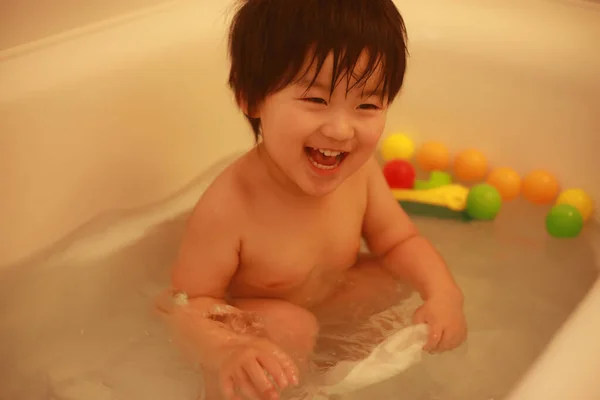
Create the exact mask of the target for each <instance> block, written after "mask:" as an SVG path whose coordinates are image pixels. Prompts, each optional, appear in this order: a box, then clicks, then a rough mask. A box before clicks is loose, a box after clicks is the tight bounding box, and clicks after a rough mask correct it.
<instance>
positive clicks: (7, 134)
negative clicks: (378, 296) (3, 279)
mask: <svg viewBox="0 0 600 400" xmlns="http://www.w3.org/2000/svg"><path fill="white" fill-rule="evenodd" d="M397 3H398V5H399V7H400V8H401V10H402V11H403V14H404V15H405V18H406V21H407V26H408V31H409V39H410V52H411V61H410V67H409V70H408V75H407V80H406V86H405V89H404V91H403V93H402V95H401V97H400V98H399V100H398V102H397V103H396V104H395V105H394V107H393V109H392V110H391V111H390V119H389V122H388V126H387V130H388V132H393V131H398V130H403V131H406V132H408V133H409V134H410V135H412V136H413V137H414V138H415V140H416V141H422V140H424V139H429V138H432V139H439V140H442V141H444V142H446V143H448V144H449V145H450V147H451V148H452V149H453V150H458V149H461V148H465V147H470V146H474V147H477V148H479V149H481V150H483V151H484V152H485V153H486V154H487V155H488V156H489V158H490V160H491V162H492V163H493V164H503V165H509V166H512V167H514V168H516V169H517V170H518V171H520V172H522V173H526V172H527V171H529V170H531V169H533V168H538V167H541V168H547V169H550V170H551V171H553V172H554V173H556V175H557V176H558V178H559V180H560V181H561V183H562V184H563V185H564V186H580V187H583V188H585V189H586V190H587V191H588V192H589V193H590V194H591V195H592V196H593V197H594V198H595V199H597V200H598V199H600V168H598V167H599V166H600V162H598V161H597V158H596V154H597V149H598V148H599V147H600V117H599V116H598V115H597V114H596V113H597V111H598V110H600V53H598V51H597V43H598V40H599V39H600V8H599V7H598V6H597V5H595V4H594V3H591V2H586V1H582V2H578V1H568V0H565V1H552V0H545V1H543V0H504V1H502V2H499V1H491V0H478V1H475V0H470V1H463V2H460V4H449V3H448V2H444V1H442V0H426V1H420V2H410V1H404V0H402V1H400V0H399V1H397ZM227 4H228V2H226V1H216V0H214V1H213V0H211V1H210V2H208V1H202V2H187V1H176V2H173V3H166V4H164V5H162V6H159V7H155V8H152V9H148V10H145V11H144V12H141V13H138V14H134V15H129V16H124V17H123V18H118V19H115V20H112V21H107V22H106V23H101V24H97V25H95V26H93V27H85V28H83V29H80V30H78V31H76V32H67V33H66V34H64V35H60V36H58V37H55V38H48V39H45V40H42V41H40V42H38V43H32V44H28V45H26V46H22V47H20V48H15V49H9V50H8V51H5V52H3V53H0V171H2V172H1V173H0V188H1V190H2V196H1V197H0V221H1V224H2V233H1V235H2V236H1V238H0V267H1V268H2V269H4V270H9V269H11V268H18V267H19V266H21V265H26V264H27V263H30V262H31V260H37V259H40V258H43V257H44V256H45V255H46V254H48V253H47V251H48V249H52V248H55V247H56V246H57V245H60V243H62V242H63V241H64V240H65V238H68V237H70V235H72V234H73V232H76V233H77V232H78V231H77V229H78V228H80V227H81V226H82V225H84V224H86V223H88V222H89V221H90V220H93V219H94V218H96V217H98V216H102V215H106V213H108V214H109V215H110V213H114V212H115V210H117V211H120V210H121V211H122V210H145V209H146V208H145V207H149V206H151V205H152V204H154V203H156V202H160V201H163V200H164V199H165V198H168V197H170V196H172V195H174V194H175V193H177V192H179V191H180V190H182V188H184V187H186V185H188V184H189V183H190V182H192V181H193V180H194V178H195V177H197V176H198V175H201V174H202V173H204V172H206V170H207V169H209V168H210V167H211V166H213V165H214V164H215V163H217V162H219V161H220V160H223V159H226V158H227V157H231V156H232V155H234V154H236V153H237V152H240V151H243V150H244V149H247V148H248V147H249V146H251V144H252V136H251V134H250V133H249V130H248V128H247V126H246V122H245V120H244V119H243V118H242V115H241V114H240V112H239V111H238V110H237V109H236V107H235V106H234V102H233V99H232V96H231V95H230V93H229V91H228V90H227V88H226V85H225V82H226V78H227V59H226V54H225V43H226V36H225V35H226V21H227V18H226V14H225V10H226V5H227ZM440 67H441V69H438V68H440ZM526 141H529V142H532V143H533V145H526ZM193 200H194V196H193V193H192V194H190V195H189V196H188V197H185V196H184V198H182V199H181V200H180V201H181V202H180V203H179V206H178V207H179V210H181V209H185V208H186V207H189V206H191V204H192V203H193ZM162 217H163V218H164V217H165V216H164V215H163V216H162ZM157 218H158V217H157ZM596 219H598V217H596ZM79 232H80V231H79ZM57 243H58V244H57ZM598 243H600V240H598ZM599 291H600V288H595V289H593V290H592V292H590V294H589V298H588V299H587V300H586V301H585V302H584V303H582V306H581V309H580V310H579V311H578V313H577V314H574V315H573V319H572V320H571V321H569V323H567V324H566V325H565V326H564V328H563V331H561V334H560V335H559V336H558V337H557V341H556V342H555V343H553V344H552V345H551V346H550V347H549V348H548V351H547V353H546V354H545V355H544V356H543V357H542V358H541V359H540V363H539V365H536V366H535V367H534V369H532V372H531V374H530V375H529V376H528V377H527V379H525V380H524V381H523V383H522V385H521V386H520V387H519V389H518V390H517V391H516V392H515V395H514V397H513V398H514V399H515V400H517V399H518V400H521V399H523V400H528V399H538V398H544V399H549V398H552V399H564V398H567V397H566V396H567V394H566V393H568V397H569V398H577V399H582V400H584V399H594V398H598V397H597V396H600V386H599V385H598V383H597V382H596V381H594V379H593V377H592V374H593V373H592V371H595V370H596V367H597V366H599V364H600V357H596V359H594V358H593V357H591V356H590V355H591V354H592V353H593V352H592V351H590V349H591V347H589V346H588V347H587V352H586V349H579V347H577V346H575V345H574V344H573V343H583V342H584V337H583V335H588V337H591V338H596V340H592V341H591V343H590V342H585V343H586V344H588V345H590V346H591V345H595V346H598V345H597V343H598V340H597V338H598V337H599V335H600V324H598V322H597V315H598V312H600V299H599V295H598V293H599ZM592 314H595V316H593V317H589V315H592ZM594 319H595V320H596V321H595V320H594ZM596 348H597V347H596ZM596 354H598V353H596ZM567 362H568V363H578V368H577V371H578V373H577V376H576V377H575V376H574V377H573V378H572V379H567V377H568V376H569V374H574V373H575V368H562V366H563V365H565V363H567ZM567 365H572V364H567ZM582 371H584V372H582ZM585 371H589V373H585ZM557 373H558V374H560V375H559V376H561V377H562V379H556V378H554V376H555V375H551V374H557ZM569 377H570V376H569ZM575 378H577V379H578V381H576V380H575ZM539 382H543V384H540V383H539ZM565 382H567V383H568V384H569V385H568V386H567V385H566V384H564V385H563V384H562V383H565ZM540 390H545V391H548V392H549V393H552V394H553V395H552V396H549V395H544V397H540V396H541V395H539V394H538V393H542V392H541V391H540ZM593 391H595V392H593ZM563 393H565V394H564V395H563ZM579 393H580V395H576V394H579ZM593 393H597V394H596V395H594V394H593ZM595 396H596V397H595Z"/></svg>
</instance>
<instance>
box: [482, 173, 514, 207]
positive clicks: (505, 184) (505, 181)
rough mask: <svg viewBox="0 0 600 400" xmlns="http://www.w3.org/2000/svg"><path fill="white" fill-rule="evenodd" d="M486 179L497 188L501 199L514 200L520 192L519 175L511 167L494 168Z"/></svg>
mask: <svg viewBox="0 0 600 400" xmlns="http://www.w3.org/2000/svg"><path fill="white" fill-rule="evenodd" d="M486 181H487V183H489V184H490V185H492V186H493V187H495V188H496V189H497V190H498V192H499V193H500V196H502V200H503V201H510V200H514V199H516V198H517V197H519V194H520V192H521V177H520V176H519V174H518V173H517V172H516V171H515V170H514V169H512V168H507V167H499V168H494V169H493V170H492V172H490V174H489V175H488V177H487V180H486Z"/></svg>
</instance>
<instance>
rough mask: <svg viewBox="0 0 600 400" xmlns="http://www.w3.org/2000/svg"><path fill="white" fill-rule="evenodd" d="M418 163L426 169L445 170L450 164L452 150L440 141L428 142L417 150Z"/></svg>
mask: <svg viewBox="0 0 600 400" xmlns="http://www.w3.org/2000/svg"><path fill="white" fill-rule="evenodd" d="M417 164H418V165H419V167H421V169H423V170H424V171H428V172H429V171H443V170H445V169H447V168H448V166H449V165H450V151H448V148H447V147H446V146H445V145H444V144H443V143H440V142H427V143H424V144H423V146H421V148H420V149H419V151H418V152H417Z"/></svg>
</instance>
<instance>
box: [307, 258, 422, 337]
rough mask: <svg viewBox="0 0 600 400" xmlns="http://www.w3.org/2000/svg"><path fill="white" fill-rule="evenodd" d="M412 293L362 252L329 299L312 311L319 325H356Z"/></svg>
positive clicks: (375, 259) (376, 260) (373, 259)
mask: <svg viewBox="0 0 600 400" xmlns="http://www.w3.org/2000/svg"><path fill="white" fill-rule="evenodd" d="M411 292H412V290H411V289H410V288H409V287H408V286H407V285H404V284H402V283H401V282H399V281H398V280H397V279H396V278H394V277H393V276H392V275H391V274H390V273H389V272H387V271H386V270H385V269H384V268H383V267H382V265H381V262H380V261H379V260H378V259H377V258H376V257H374V256H372V255H370V254H366V253H362V254H360V256H359V259H358V261H357V262H356V264H355V265H354V266H353V267H352V268H350V269H349V270H348V271H346V274H345V277H344V280H343V282H342V283H341V285H340V287H339V288H338V289H337V290H336V291H335V292H334V293H333V295H332V296H330V297H329V298H327V299H326V301H324V302H323V303H322V304H320V305H318V306H317V307H314V308H313V309H312V311H313V313H314V314H315V315H316V316H317V318H318V320H319V324H320V325H321V326H326V325H347V324H354V325H355V324H357V323H360V322H364V321H366V320H367V319H368V318H369V317H370V316H372V315H373V314H377V313H379V312H381V311H384V310H386V309H388V308H390V307H391V306H394V305H397V304H399V303H400V302H401V301H402V300H403V299H406V298H407V297H409V296H410V295H411Z"/></svg>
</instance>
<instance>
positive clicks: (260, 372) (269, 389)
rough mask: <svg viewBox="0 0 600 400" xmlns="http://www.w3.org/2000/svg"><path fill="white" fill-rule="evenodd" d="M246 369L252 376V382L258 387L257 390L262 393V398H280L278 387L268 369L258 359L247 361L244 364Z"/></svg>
mask: <svg viewBox="0 0 600 400" xmlns="http://www.w3.org/2000/svg"><path fill="white" fill-rule="evenodd" d="M244 370H245V371H246V374H247V375H248V377H249V378H250V382H251V383H252V385H253V386H254V388H255V389H256V391H257V392H258V393H259V394H260V396H261V398H262V399H267V400H278V399H279V394H278V393H277V389H276V388H275V386H274V385H273V383H272V382H271V380H270V379H269V377H268V376H267V373H266V371H265V370H264V369H263V367H262V366H261V365H260V364H259V363H258V361H252V362H249V363H247V364H246V365H245V366H244Z"/></svg>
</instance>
